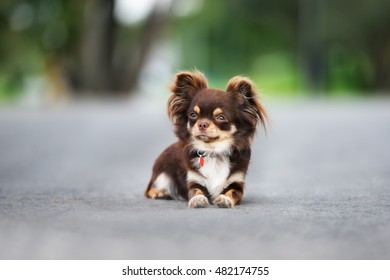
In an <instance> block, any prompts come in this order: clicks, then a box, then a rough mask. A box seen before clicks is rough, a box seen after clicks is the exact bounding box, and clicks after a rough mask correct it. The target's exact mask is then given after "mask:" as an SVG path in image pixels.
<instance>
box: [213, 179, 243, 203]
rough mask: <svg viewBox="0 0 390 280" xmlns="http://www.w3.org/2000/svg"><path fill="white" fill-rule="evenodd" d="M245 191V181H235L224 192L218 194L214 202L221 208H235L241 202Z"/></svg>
mask: <svg viewBox="0 0 390 280" xmlns="http://www.w3.org/2000/svg"><path fill="white" fill-rule="evenodd" d="M243 193H244V183H243V182H234V183H232V184H230V185H229V187H227V188H226V189H225V190H224V191H223V193H222V194H220V195H219V196H217V198H216V199H215V200H214V204H216V205H218V207H221V208H233V207H234V205H237V204H239V203H240V202H241V199H242V195H243Z"/></svg>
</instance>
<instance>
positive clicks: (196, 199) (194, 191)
mask: <svg viewBox="0 0 390 280" xmlns="http://www.w3.org/2000/svg"><path fill="white" fill-rule="evenodd" d="M188 200H189V201H188V207H189V208H204V207H206V206H207V205H209V200H208V198H207V197H206V195H205V192H204V187H202V186H201V185H199V184H197V183H188Z"/></svg>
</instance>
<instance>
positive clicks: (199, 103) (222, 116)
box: [168, 71, 268, 153]
mask: <svg viewBox="0 0 390 280" xmlns="http://www.w3.org/2000/svg"><path fill="white" fill-rule="evenodd" d="M171 91H172V95H171V97H170V98H169V100H168V114H169V117H170V118H171V120H172V122H173V124H174V126H175V133H176V135H177V136H178V137H179V138H180V139H182V140H188V141H190V143H191V145H192V146H193V147H194V148H195V149H199V150H205V151H209V152H212V151H213V152H216V153H222V152H228V151H230V150H231V148H232V147H236V148H237V149H240V150H241V149H245V148H248V147H249V146H250V144H251V141H252V138H253V136H254V133H255V131H256V126H257V124H258V122H259V121H260V123H261V124H262V126H263V127H264V128H266V122H267V119H268V115H267V112H266V110H265V108H264V106H263V105H262V104H261V103H260V101H259V100H258V97H257V93H256V92H255V90H254V85H253V83H252V82H251V81H250V80H249V79H248V78H245V77H241V76H236V77H233V78H232V79H230V81H229V82H228V85H227V88H226V91H222V90H217V89H209V88H207V80H206V78H205V76H204V75H203V74H202V73H201V72H199V71H193V72H180V73H178V74H177V75H176V79H175V81H174V83H173V85H172V86H171Z"/></svg>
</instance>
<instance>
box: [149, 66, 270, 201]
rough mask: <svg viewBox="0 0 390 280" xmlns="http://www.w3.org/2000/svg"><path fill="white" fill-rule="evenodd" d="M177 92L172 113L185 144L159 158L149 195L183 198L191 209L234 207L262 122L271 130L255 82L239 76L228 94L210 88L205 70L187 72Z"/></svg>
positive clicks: (179, 78) (174, 91)
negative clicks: (254, 138)
mask: <svg viewBox="0 0 390 280" xmlns="http://www.w3.org/2000/svg"><path fill="white" fill-rule="evenodd" d="M171 91H172V95H171V97H170V98H169V100H168V114H169V117H170V119H171V120H172V122H173V124H174V128H175V133H176V135H177V137H178V138H179V140H178V141H177V142H176V143H174V144H172V145H171V146H169V147H168V148H167V149H166V150H164V151H163V152H162V153H161V155H160V156H159V157H158V158H157V160H156V162H155V164H154V167H153V174H152V178H151V180H150V183H149V185H148V187H147V189H146V191H145V195H146V197H148V198H153V199H159V198H160V199H172V198H178V197H182V198H185V199H188V200H189V202H188V206H189V207H191V208H198V207H206V206H207V205H209V203H210V202H213V203H214V204H216V205H218V206H219V207H224V208H231V207H234V205H236V204H238V203H240V201H241V199H242V196H243V191H244V182H245V176H246V173H247V169H248V165H249V160H250V156H251V143H252V139H253V136H254V134H255V131H256V127H257V124H258V122H259V120H260V122H261V125H262V126H263V127H264V128H266V122H267V120H268V115H267V112H266V110H265V108H264V106H263V105H262V104H261V103H260V102H259V100H258V96H257V94H256V92H255V90H254V86H253V83H252V82H251V81H250V80H249V79H248V78H245V77H240V76H236V77H234V78H232V79H230V81H229V82H228V85H227V89H226V91H222V90H218V89H208V88H207V80H206V78H205V76H204V75H203V74H202V73H201V72H199V71H193V72H181V73H178V74H177V75H176V79H175V82H174V83H173V85H172V86H171Z"/></svg>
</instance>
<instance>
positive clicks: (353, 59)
mask: <svg viewBox="0 0 390 280" xmlns="http://www.w3.org/2000/svg"><path fill="white" fill-rule="evenodd" d="M157 2H158V3H160V6H161V3H169V1H158V0H157ZM185 3H187V4H185ZM169 4H173V6H172V8H171V9H166V10H168V11H170V14H169V17H170V18H168V17H166V18H164V17H163V16H162V14H161V13H160V14H158V13H157V12H158V11H159V10H158V9H154V10H153V11H151V12H150V14H149V16H148V17H147V18H145V19H144V20H143V21H142V22H140V23H136V24H134V25H132V26H129V25H126V26H124V25H122V24H121V23H120V22H118V21H117V20H116V19H115V18H114V16H113V15H112V13H113V11H112V5H114V0H2V1H0V38H1V39H0V40H1V41H0V60H1V64H0V99H5V98H6V99H9V98H12V97H13V96H15V93H17V92H19V91H20V90H21V88H22V87H23V86H24V84H25V81H26V79H28V78H29V77H31V76H39V75H44V76H47V77H49V79H50V80H51V81H52V83H53V84H55V86H54V87H55V88H56V89H57V90H58V89H59V88H64V87H66V88H67V90H69V91H70V92H88V93H89V94H91V92H92V94H93V93H94V92H109V93H111V94H112V93H115V92H124V91H125V92H128V91H129V90H131V89H134V88H135V86H136V84H137V80H138V79H139V73H140V72H141V70H142V67H143V66H144V65H145V63H146V61H147V59H146V58H147V56H148V53H149V51H150V49H151V46H152V45H156V42H158V40H165V41H167V42H169V44H170V45H171V46H172V48H173V49H175V50H177V52H176V56H177V57H178V65H176V67H179V68H181V69H193V68H195V67H196V68H198V69H200V70H203V71H205V72H206V74H207V75H208V76H209V77H210V80H211V81H212V85H213V86H215V87H224V86H225V83H226V81H227V79H228V78H229V77H231V76H234V75H237V74H242V75H247V76H250V77H251V78H252V79H254V80H255V82H256V83H257V84H258V85H259V88H260V90H262V91H265V92H268V93H280V92H282V93H288V94H297V93H302V92H311V93H314V92H322V93H329V92H330V93H334V92H389V89H390V32H389V30H390V1H388V0H370V1H366V0H272V1H271V0H211V1H201V0H186V1H183V0H176V1H174V0H172V3H169ZM195 4H196V5H195ZM186 5H187V6H186ZM191 5H192V6H194V7H196V9H195V10H196V11H195V10H194V11H193V12H189V13H181V12H180V11H181V10H184V8H185V7H187V8H188V7H189V6H191ZM91 7H92V8H91ZM155 7H157V5H156V6H155ZM154 12H156V13H154ZM102 15H103V16H102ZM99 19H100V21H99ZM164 25H166V26H167V29H166V30H167V31H168V32H164V33H162V28H161V26H164ZM91 34H92V35H91ZM161 34H163V35H164V37H162V36H161ZM83 48H84V49H83ZM173 64H174V63H172V65H173ZM172 67H173V66H172ZM176 70H177V69H176ZM172 71H173V69H172ZM131 78H134V81H133V80H132V79H131ZM88 79H89V80H88ZM102 81H106V82H105V83H102ZM99 82H100V83H99ZM58 91H59V90H58Z"/></svg>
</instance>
